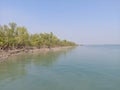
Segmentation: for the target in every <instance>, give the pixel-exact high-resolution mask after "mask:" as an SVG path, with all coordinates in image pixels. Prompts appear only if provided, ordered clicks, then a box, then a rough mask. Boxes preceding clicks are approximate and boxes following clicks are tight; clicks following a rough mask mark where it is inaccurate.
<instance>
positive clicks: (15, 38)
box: [0, 23, 76, 50]
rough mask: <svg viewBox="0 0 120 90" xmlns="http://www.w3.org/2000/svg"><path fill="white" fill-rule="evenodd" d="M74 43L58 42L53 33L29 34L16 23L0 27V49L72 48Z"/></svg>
mask: <svg viewBox="0 0 120 90" xmlns="http://www.w3.org/2000/svg"><path fill="white" fill-rule="evenodd" d="M74 45H76V44H75V43H74V42H70V41H67V40H60V39H59V38H58V37H56V36H55V35H53V33H52V32H51V33H40V34H29V33H28V31H27V29H26V28H25V27H23V26H22V27H21V26H17V25H16V23H9V25H3V26H0V48H1V49H4V50H5V49H7V50H8V49H19V48H28V47H37V48H41V47H48V48H50V47H57V46H74Z"/></svg>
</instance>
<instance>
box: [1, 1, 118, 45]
mask: <svg viewBox="0 0 120 90" xmlns="http://www.w3.org/2000/svg"><path fill="white" fill-rule="evenodd" d="M9 22H16V23H17V24H18V25H24V26H26V28H28V31H29V32H30V33H41V32H53V33H54V34H55V35H57V36H58V37H59V38H61V39H68V40H71V41H75V42H77V43H83V44H120V0H0V24H1V25H3V24H8V23H9Z"/></svg>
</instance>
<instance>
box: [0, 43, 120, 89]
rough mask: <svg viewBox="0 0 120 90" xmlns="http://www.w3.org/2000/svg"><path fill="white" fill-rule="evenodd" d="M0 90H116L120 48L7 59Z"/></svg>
mask: <svg viewBox="0 0 120 90" xmlns="http://www.w3.org/2000/svg"><path fill="white" fill-rule="evenodd" d="M0 90H120V46H117V45H116V46H112V45H109V46H81V47H76V48H71V49H66V50H61V51H56V52H52V51H50V52H48V53H43V54H39V53H38V54H24V55H19V56H15V57H11V58H9V59H8V60H6V61H5V62H2V63H1V64H0Z"/></svg>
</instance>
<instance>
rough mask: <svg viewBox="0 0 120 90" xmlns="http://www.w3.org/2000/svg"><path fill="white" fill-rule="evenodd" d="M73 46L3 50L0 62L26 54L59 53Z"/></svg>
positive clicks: (0, 52) (0, 53)
mask: <svg viewBox="0 0 120 90" xmlns="http://www.w3.org/2000/svg"><path fill="white" fill-rule="evenodd" d="M71 47H72V46H66V47H54V48H40V49H38V48H30V49H15V50H7V51H5V50H1V51H0V62H3V61H4V60H5V59H6V58H9V57H11V56H16V55H19V54H24V53H46V52H48V51H59V50H61V49H67V48H71Z"/></svg>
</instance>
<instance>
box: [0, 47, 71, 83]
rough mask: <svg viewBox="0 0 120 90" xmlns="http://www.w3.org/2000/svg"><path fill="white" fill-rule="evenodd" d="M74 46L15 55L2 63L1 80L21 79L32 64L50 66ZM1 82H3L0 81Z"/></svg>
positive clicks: (0, 67)
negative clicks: (45, 51)
mask: <svg viewBox="0 0 120 90" xmlns="http://www.w3.org/2000/svg"><path fill="white" fill-rule="evenodd" d="M72 49H73V48H69V49H62V50H60V51H56V52H54V51H49V52H47V53H35V54H34V53H29V54H22V55H18V56H14V57H9V58H8V59H7V60H6V61H4V62H2V63H1V64H0V80H5V79H6V80H10V81H11V80H14V79H19V78H21V77H22V76H25V75H26V74H27V69H29V68H30V67H32V66H40V67H42V66H43V67H50V66H52V65H53V63H55V62H56V60H58V58H59V57H60V56H61V55H66V53H67V52H68V51H70V50H72ZM0 83H1V82H0Z"/></svg>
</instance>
